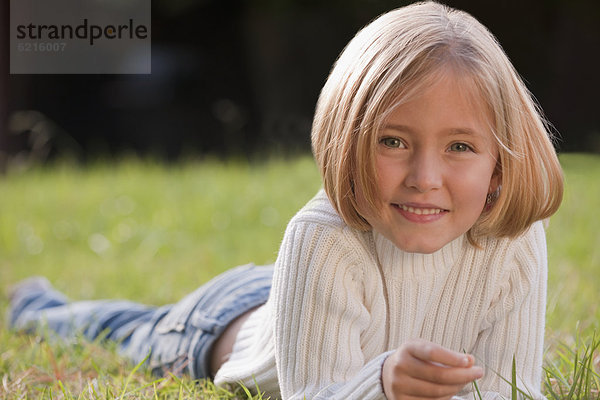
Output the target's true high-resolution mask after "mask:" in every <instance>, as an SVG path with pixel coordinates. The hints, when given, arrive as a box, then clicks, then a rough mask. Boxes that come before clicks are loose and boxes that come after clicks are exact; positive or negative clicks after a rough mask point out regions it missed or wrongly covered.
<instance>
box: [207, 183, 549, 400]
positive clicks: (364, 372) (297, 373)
mask: <svg viewBox="0 0 600 400" xmlns="http://www.w3.org/2000/svg"><path fill="white" fill-rule="evenodd" d="M480 244H481V245H482V249H480V250H478V249H476V248H474V247H473V246H471V245H470V244H469V243H468V241H467V240H466V238H465V237H464V236H462V237H460V238H458V239H456V240H454V241H453V242H451V243H449V244H447V245H446V246H445V247H444V248H442V249H440V250H439V251H437V252H436V253H433V254H416V253H406V252H403V251H401V250H399V249H398V248H397V247H395V246H394V245H393V244H392V243H391V242H390V241H388V240H387V239H386V238H384V237H383V236H381V235H380V234H378V233H377V232H359V231H357V230H355V229H352V228H350V227H348V226H347V225H346V224H345V223H344V222H343V221H342V219H341V218H340V217H339V215H338V214H337V213H336V212H335V210H334V209H333V207H332V206H331V203H330V202H329V200H328V199H327V196H326V195H325V193H324V192H323V191H320V192H319V193H318V194H317V196H316V197H315V198H314V199H312V200H311V201H310V202H309V203H308V204H307V205H306V206H305V207H304V208H303V209H302V210H300V212H299V213H298V214H297V215H296V216H295V217H294V218H293V219H292V220H291V222H290V223H289V225H288V227H287V229H286V232H285V236H284V238H283V243H282V245H281V249H280V251H279V255H278V258H277V262H276V266H275V276H274V278H273V288H272V291H271V295H270V298H269V300H268V302H267V303H266V304H265V305H264V306H262V307H261V308H259V309H258V310H257V311H255V312H254V313H253V314H252V315H251V317H250V318H249V319H248V320H247V321H246V323H245V324H244V325H243V327H242V329H241V331H240V333H239V334H238V337H237V340H236V343H235V345H234V350H233V354H232V356H231V358H230V360H229V361H228V362H227V363H225V364H224V365H223V366H222V368H221V369H220V370H219V372H218V374H217V376H216V378H215V382H216V383H217V384H223V383H227V382H231V383H234V382H239V381H241V382H243V383H244V384H245V385H246V386H247V387H249V388H255V387H256V385H257V384H258V387H259V388H260V390H261V391H265V392H266V393H267V394H268V395H270V396H272V397H271V398H283V399H303V398H306V399H317V398H319V399H325V398H326V399H361V400H362V399H365V400H366V399H385V395H384V393H383V388H382V385H381V368H382V365H383V362H384V360H385V358H386V357H387V356H388V355H389V354H390V353H391V352H393V351H394V350H395V349H397V348H398V347H399V346H400V345H401V344H402V343H403V342H405V341H407V340H409V339H412V338H423V339H426V340H429V341H432V342H435V343H439V344H440V345H442V346H445V347H447V348H450V349H453V350H456V351H466V352H468V353H471V354H473V355H474V356H475V357H476V360H477V361H476V364H478V365H481V366H483V367H484V368H485V376H484V377H483V378H482V379H481V380H480V381H479V382H478V386H479V390H480V391H481V392H482V395H483V396H484V398H485V399H490V398H500V394H501V395H503V396H506V397H509V395H510V386H509V385H508V384H507V383H506V382H505V381H504V380H503V379H502V378H501V377H500V376H499V375H501V376H502V377H504V378H506V379H508V380H509V381H510V379H511V367H512V360H513V355H514V357H515V359H516V366H517V376H518V378H519V387H520V388H521V389H523V390H524V391H525V392H528V393H531V395H533V396H534V397H536V398H538V397H542V396H541V394H540V383H541V365H542V347H543V338H544V315H545V299H546V274H547V261H546V242H545V235H544V230H543V227H542V224H541V222H537V223H535V224H533V226H532V227H531V228H530V229H529V231H528V232H526V233H525V234H524V235H522V236H521V237H519V238H518V239H515V240H508V239H492V238H489V239H483V240H481V241H480ZM498 374H499V375H498ZM471 386H472V385H467V386H465V388H464V389H463V392H461V393H460V395H461V396H464V397H457V398H472V396H473V394H472V393H470V392H471V391H472V389H473V388H472V387H471Z"/></svg>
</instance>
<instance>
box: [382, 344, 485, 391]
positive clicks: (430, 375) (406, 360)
mask: <svg viewBox="0 0 600 400" xmlns="http://www.w3.org/2000/svg"><path fill="white" fill-rule="evenodd" d="M473 363H474V359H473V356H471V355H467V354H464V353H458V352H455V351H452V350H449V349H446V348H444V347H442V346H440V345H438V344H435V343H431V342H428V341H426V340H421V339H416V340H411V341H409V342H407V343H404V344H403V345H402V346H401V347H400V348H399V349H398V350H396V352H395V353H393V354H392V355H391V356H389V357H388V358H387V359H386V360H385V362H384V363H383V369H382V372H381V379H382V382H383V390H384V391H385V395H386V396H387V398H388V399H390V400H400V399H421V398H427V399H449V398H451V397H452V396H454V395H455V394H457V393H458V392H459V391H460V390H461V389H462V388H463V387H464V386H465V385H466V384H467V383H469V382H472V381H474V380H475V379H479V378H481V377H482V376H483V369H482V368H481V367H476V366H474V365H473Z"/></svg>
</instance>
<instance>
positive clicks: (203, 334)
mask: <svg viewBox="0 0 600 400" xmlns="http://www.w3.org/2000/svg"><path fill="white" fill-rule="evenodd" d="M272 276H273V266H255V265H254V264H248V265H243V266H240V267H236V268H233V269H231V270H229V271H227V272H225V273H223V274H221V275H219V276H217V277H215V278H214V279H212V280H211V281H210V282H208V283H207V284H205V285H203V286H201V287H200V288H198V289H197V290H195V291H194V292H192V293H190V294H189V295H187V296H186V297H184V298H183V299H182V300H181V301H179V302H178V303H176V304H174V305H167V306H163V307H159V308H156V307H149V306H145V305H142V304H137V303H132V302H129V301H121V300H95V301H78V302H68V301H67V299H66V297H65V296H64V295H63V294H62V293H60V292H58V291H56V290H55V289H53V288H52V287H51V286H50V285H49V284H48V287H46V288H43V289H39V288H36V289H31V290H21V291H20V292H19V293H18V294H17V295H16V296H15V297H14V298H13V301H12V303H11V309H10V323H11V325H12V326H13V327H14V328H16V329H27V330H32V329H35V328H38V327H40V325H47V326H48V327H49V328H50V329H51V330H52V331H55V332H56V333H58V335H59V336H61V337H63V338H67V339H70V338H73V337H74V336H75V334H76V333H83V334H84V335H85V336H86V337H87V338H89V339H92V340H93V339H95V338H96V337H97V336H98V335H100V334H101V333H102V332H105V331H106V332H107V336H106V338H107V339H112V340H117V341H120V348H119V350H120V353H121V354H123V355H124V356H126V357H128V358H129V359H130V360H132V361H133V362H134V363H136V364H137V363H139V362H141V361H142V360H143V359H144V358H145V357H146V356H148V354H150V357H149V360H148V364H149V367H150V368H151V369H152V370H153V372H155V373H158V374H164V373H165V372H167V371H169V372H173V373H175V374H177V375H181V374H183V373H187V374H189V375H190V376H192V377H193V378H206V377H208V376H209V375H210V369H209V365H210V359H209V358H210V355H211V351H212V346H213V344H214V342H215V341H216V339H217V338H218V337H219V336H220V335H221V334H222V333H223V331H224V330H225V328H226V327H227V325H229V324H230V323H231V322H232V321H233V320H234V319H236V318H237V317H238V316H240V315H242V314H243V313H245V312H246V311H248V310H250V309H252V308H254V307H256V306H259V305H261V304H264V303H265V302H266V301H267V299H268V296H269V292H270V289H271V284H272Z"/></svg>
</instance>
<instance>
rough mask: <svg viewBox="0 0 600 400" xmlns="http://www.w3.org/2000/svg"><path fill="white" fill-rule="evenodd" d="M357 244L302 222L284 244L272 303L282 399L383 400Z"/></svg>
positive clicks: (337, 231)
mask: <svg viewBox="0 0 600 400" xmlns="http://www.w3.org/2000/svg"><path fill="white" fill-rule="evenodd" d="M351 239H352V238H350V237H345V236H344V230H343V229H342V228H339V227H335V226H327V225H323V224H318V223H311V222H302V221H296V222H293V223H291V224H290V225H289V226H288V228H287V230H286V234H285V236H284V239H283V243H282V245H281V249H280V251H279V257H278V259H277V263H276V269H275V276H274V280H273V289H272V294H271V296H272V300H273V302H274V311H275V354H276V355H275V358H276V365H277V373H278V377H279V384H280V390H281V396H282V398H283V399H304V398H307V399H325V398H327V399H365V400H369V399H385V395H384V394H383V389H382V387H381V367H382V365H383V361H384V360H385V357H386V356H387V354H385V353H384V354H381V355H380V356H378V357H375V358H374V359H372V360H366V359H365V356H364V354H363V352H362V351H361V332H362V331H364V329H365V328H366V327H367V326H368V324H369V321H370V318H369V311H368V310H367V308H366V307H365V305H364V304H363V301H362V299H363V296H364V293H363V289H362V275H361V274H362V269H361V266H360V263H358V262H357V256H356V254H357V252H356V250H353V248H352V244H351V243H352V240H351Z"/></svg>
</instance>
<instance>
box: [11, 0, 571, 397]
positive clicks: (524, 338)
mask: <svg viewBox="0 0 600 400" xmlns="http://www.w3.org/2000/svg"><path fill="white" fill-rule="evenodd" d="M312 143H313V152H314V155H315V158H316V161H317V163H318V165H319V168H320V170H321V173H322V177H323V185H324V189H323V190H321V191H320V192H319V193H318V194H317V195H316V197H315V198H314V199H312V200H311V201H309V202H308V204H307V205H306V206H305V207H304V208H303V209H302V210H300V211H299V212H298V214H297V215H296V216H295V217H294V218H293V219H292V220H291V222H290V223H289V225H288V227H287V229H286V232H285V235H284V238H283V242H282V244H281V248H280V251H279V254H278V257H277V261H276V263H275V265H274V267H272V266H266V267H255V266H253V265H248V266H243V267H238V268H236V269H233V270H231V271H229V272H227V273H225V274H224V275H221V276H219V277H217V278H215V279H214V280H213V281H211V282H209V283H208V284H206V285H204V286H203V287H201V288H200V289H198V290H197V291H196V292H194V293H192V294H191V295H189V296H187V297H186V298H184V299H183V300H181V301H180V302H179V303H177V304H175V305H172V306H165V307H162V308H158V309H156V308H150V307H146V306H141V305H137V304H133V303H128V302H115V301H104V302H78V303H70V304H69V303H67V302H66V300H65V299H64V298H63V297H62V295H60V294H59V293H57V292H56V291H55V290H53V289H52V288H51V287H50V286H49V284H48V283H47V282H46V281H43V280H40V279H37V280H30V281H28V282H26V283H24V284H22V285H20V287H19V288H17V289H16V291H15V293H14V295H13V298H12V306H11V322H12V324H13V326H15V327H16V328H28V327H31V326H35V325H36V324H37V323H38V322H39V321H41V320H45V321H46V322H47V324H48V325H49V326H50V327H51V328H53V329H54V330H55V331H57V332H58V333H59V334H61V335H62V336H69V335H72V334H73V333H74V332H75V331H78V330H80V331H83V332H84V333H85V334H86V335H87V336H89V337H95V336H96V335H98V334H99V333H100V332H102V331H107V332H108V338H109V339H115V340H119V341H120V343H121V344H120V346H121V347H120V348H121V350H122V352H123V353H124V354H126V355H128V356H129V357H131V358H132V359H133V360H134V361H139V360H141V359H143V358H144V357H145V356H146V354H148V352H149V351H151V352H150V358H149V365H150V367H151V368H153V369H155V370H157V371H163V370H165V369H169V370H174V371H176V372H188V373H189V374H190V375H192V376H193V377H196V378H202V377H207V376H212V375H213V374H214V375H215V376H214V379H215V382H216V383H217V384H224V383H228V382H231V383H235V382H240V381H241V382H243V383H244V384H246V386H247V387H255V385H256V384H258V387H259V388H260V389H261V390H262V391H265V392H266V393H267V394H268V395H271V396H272V397H281V398H283V399H303V398H307V399H316V398H322V399H325V398H326V399H384V398H388V399H410V398H413V399H414V398H443V399H448V398H452V397H453V396H456V397H455V398H471V397H473V393H472V389H473V386H472V385H470V384H469V383H470V382H472V381H474V380H479V381H478V386H479V390H480V391H481V392H482V395H483V397H484V398H486V399H488V398H496V397H500V396H508V395H509V393H510V385H508V384H507V383H505V381H504V379H503V377H504V378H506V377H510V376H511V367H512V361H513V357H514V359H515V361H516V369H517V376H518V378H519V387H520V388H521V389H522V390H523V391H524V392H525V393H528V394H530V395H531V396H532V397H534V398H539V397H542V395H541V393H540V383H541V365H542V349H543V338H544V313H545V295H546V247H545V246H546V245H545V237H544V230H543V227H542V222H541V220H543V219H545V218H547V217H549V216H550V215H552V214H553V213H554V212H555V211H556V210H557V208H558V206H559V203H560V201H561V197H562V174H561V169H560V165H559V163H558V160H557V157H556V154H555V152H554V149H553V146H552V143H551V140H550V138H549V133H548V131H547V129H546V127H545V125H544V122H543V120H542V118H541V117H540V113H539V112H538V110H537V109H536V106H535V103H534V102H533V101H532V98H531V96H530V94H529V93H528V91H527V89H526V88H525V86H524V84H523V83H522V81H521V80H520V79H519V77H518V75H517V73H516V72H515V71H514V69H513V67H512V65H511V64H510V62H509V61H508V59H507V57H506V55H505V54H504V53H503V51H502V49H501V48H500V46H499V45H498V43H497V42H496V40H495V39H494V37H493V36H492V34H491V33H490V32H488V31H487V29H486V28H485V27H483V26H482V25H481V24H480V23H479V22H478V21H476V20H475V19H474V18H473V17H471V16H470V15H468V14H466V13H464V12H460V11H456V10H453V9H450V8H448V7H445V6H443V5H440V4H436V3H431V2H427V3H418V4H414V5H411V6H408V7H405V8H400V9H397V10H394V11H391V12H389V13H387V14H385V15H383V16H381V17H379V18H378V19H376V20H375V21H373V22H372V23H371V24H369V25H368V26H367V27H365V28H364V29H362V30H361V31H360V32H359V33H358V34H357V35H356V37H355V38H354V39H353V40H352V41H351V42H350V43H349V44H348V46H347V47H346V48H345V49H344V51H343V52H342V54H341V56H340V57H339V59H338V60H337V62H336V63H335V66H334V68H333V70H332V72H331V74H330V76H329V78H328V80H327V83H326V84H325V86H324V88H323V90H322V92H321V95H320V98H319V101H318V105H317V109H316V113H315V118H314V124H313V129H312Z"/></svg>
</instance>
